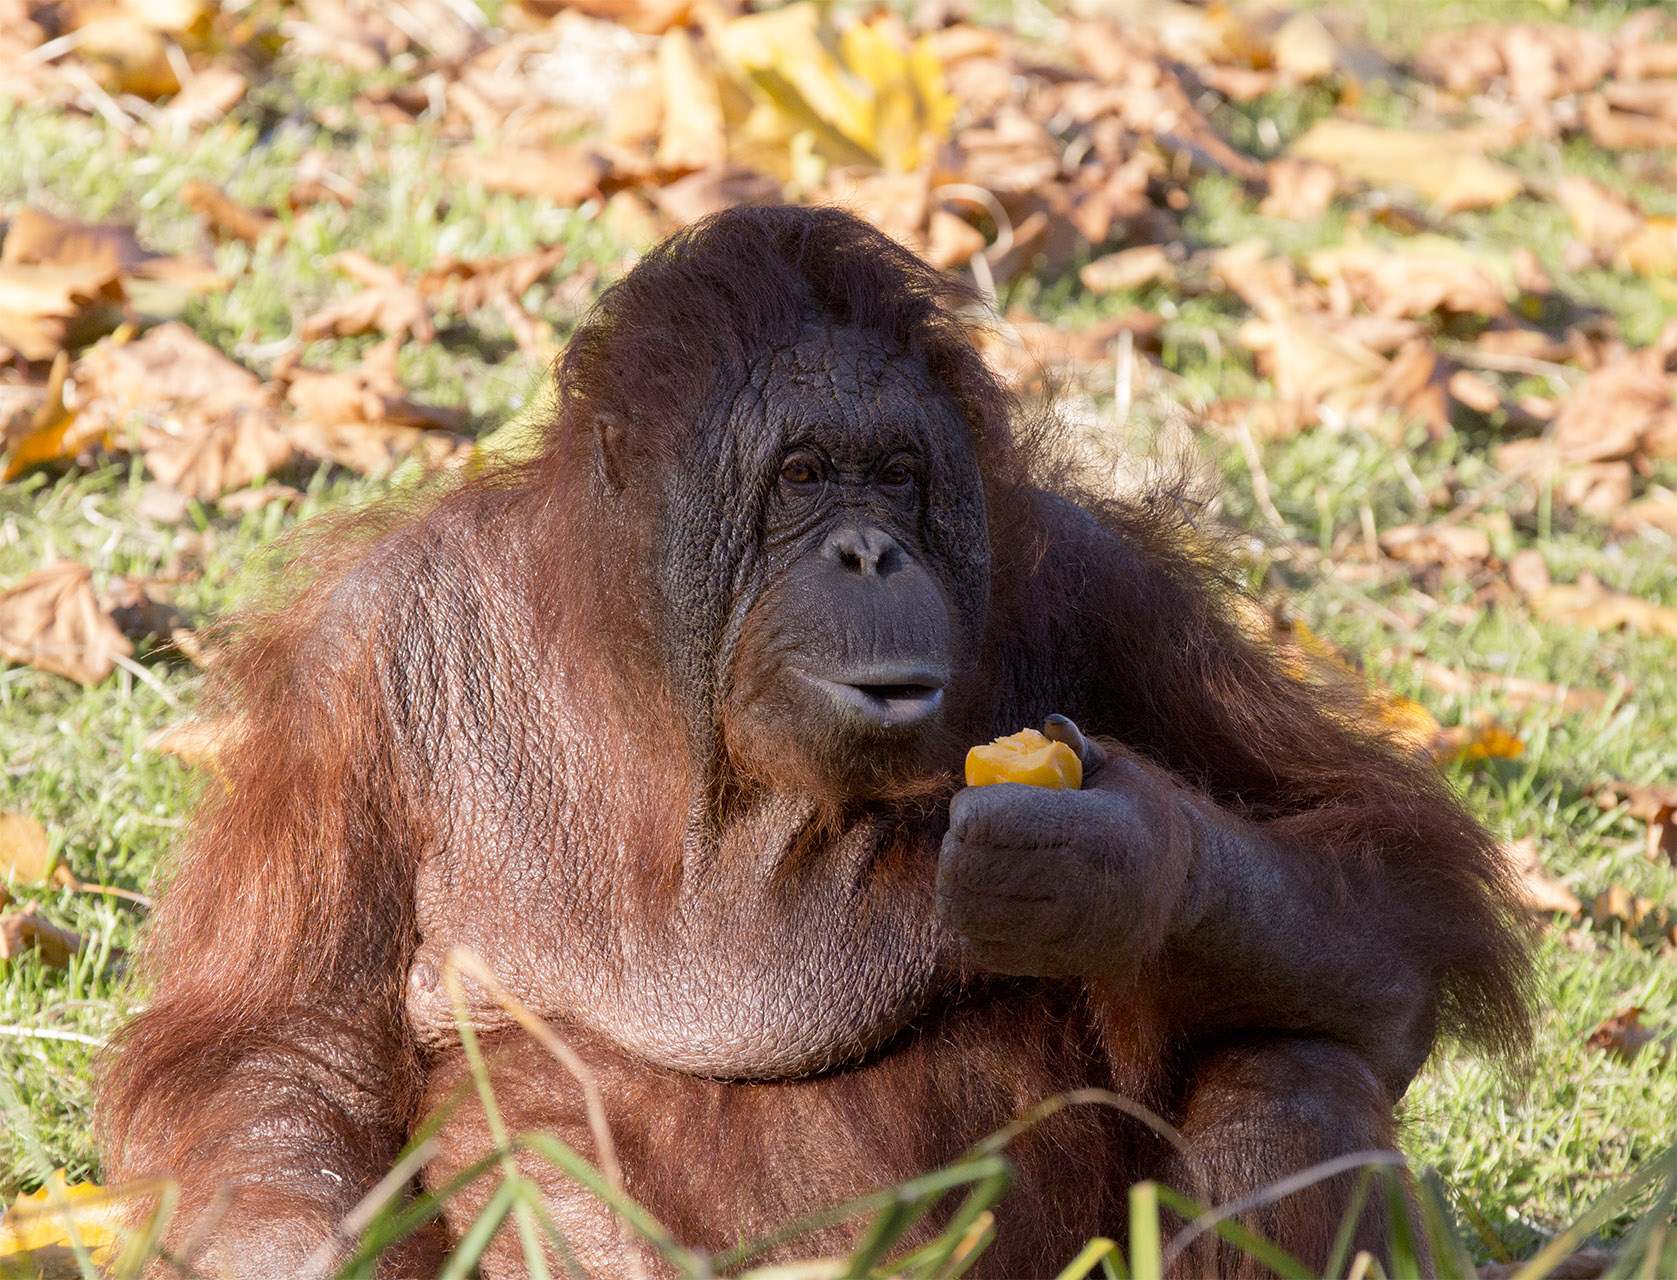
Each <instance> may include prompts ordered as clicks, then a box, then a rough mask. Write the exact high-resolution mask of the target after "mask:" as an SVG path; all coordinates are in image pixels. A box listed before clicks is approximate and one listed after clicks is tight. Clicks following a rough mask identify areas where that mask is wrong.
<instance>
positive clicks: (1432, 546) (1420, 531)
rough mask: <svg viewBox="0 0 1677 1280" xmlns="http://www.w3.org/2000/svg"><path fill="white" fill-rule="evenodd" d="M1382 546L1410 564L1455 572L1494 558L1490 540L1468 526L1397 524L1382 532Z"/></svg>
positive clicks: (1477, 566) (1488, 536) (1394, 556)
mask: <svg viewBox="0 0 1677 1280" xmlns="http://www.w3.org/2000/svg"><path fill="white" fill-rule="evenodd" d="M1380 549H1381V550H1382V551H1384V552H1385V553H1386V554H1387V555H1388V556H1390V557H1391V558H1392V559H1394V560H1401V561H1404V562H1405V563H1407V564H1413V565H1428V566H1437V567H1440V568H1445V569H1449V570H1451V571H1453V572H1457V573H1460V572H1463V571H1466V570H1470V569H1474V568H1479V567H1482V566H1483V565H1484V563H1485V561H1487V560H1489V559H1490V558H1491V539H1490V535H1489V534H1487V533H1486V532H1485V531H1484V530H1483V529H1475V528H1473V527H1471V526H1468V525H1451V524H1431V525H1414V524H1404V525H1394V526H1393V527H1392V528H1390V529H1387V530H1386V531H1385V532H1384V533H1382V534H1381V535H1380Z"/></svg>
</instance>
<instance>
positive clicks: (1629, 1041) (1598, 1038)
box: [1584, 1005, 1654, 1062]
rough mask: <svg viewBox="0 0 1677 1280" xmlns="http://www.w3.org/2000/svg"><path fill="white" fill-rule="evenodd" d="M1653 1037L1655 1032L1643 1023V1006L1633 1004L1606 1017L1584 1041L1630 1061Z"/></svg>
mask: <svg viewBox="0 0 1677 1280" xmlns="http://www.w3.org/2000/svg"><path fill="white" fill-rule="evenodd" d="M1653 1038H1654V1033H1653V1032H1652V1031H1650V1030H1649V1029H1648V1028H1647V1027H1644V1026H1643V1025H1642V1007H1641V1006H1640V1005H1632V1006H1630V1008H1628V1009H1621V1010H1619V1012H1617V1013H1615V1014H1614V1015H1613V1016H1612V1017H1611V1018H1607V1019H1604V1020H1603V1021H1602V1023H1601V1025H1600V1026H1598V1027H1597V1028H1596V1029H1595V1030H1594V1031H1592V1032H1590V1038H1589V1039H1588V1040H1586V1041H1585V1042H1584V1043H1585V1044H1587V1045H1588V1046H1589V1047H1590V1048H1592V1049H1600V1050H1601V1051H1602V1052H1604V1053H1608V1054H1611V1055H1612V1056H1613V1057H1615V1058H1618V1059H1619V1060H1620V1061H1622V1062H1629V1061H1630V1060H1631V1059H1632V1058H1634V1057H1636V1055H1637V1054H1638V1053H1640V1052H1641V1051H1642V1049H1643V1048H1644V1047H1645V1046H1646V1045H1647V1044H1648V1043H1649V1042H1650V1041H1651V1040H1653Z"/></svg>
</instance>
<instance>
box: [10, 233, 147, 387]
mask: <svg viewBox="0 0 1677 1280" xmlns="http://www.w3.org/2000/svg"><path fill="white" fill-rule="evenodd" d="M8 238H9V237H8ZM118 277H119V272H118V269H117V268H116V267H114V266H108V265H105V264H103V263H99V262H82V263H75V264H52V265H34V264H18V263H6V264H0V346H3V347H9V348H11V350H13V351H15V352H17V354H18V355H20V356H22V357H23V358H24V359H25V360H51V359H52V358H53V357H54V356H56V355H57V354H58V353H59V352H60V351H64V350H68V349H71V348H74V347H79V346H82V345H84V344H86V343H88V342H91V341H93V340H94V339H95V338H97V337H99V336H100V335H101V334H105V333H109V332H110V331H111V330H112V329H114V328H116V326H117V325H118V324H119V323H120V322H121V320H122V309H121V308H122V301H123V290H122V284H121V281H120V280H119V278H118Z"/></svg>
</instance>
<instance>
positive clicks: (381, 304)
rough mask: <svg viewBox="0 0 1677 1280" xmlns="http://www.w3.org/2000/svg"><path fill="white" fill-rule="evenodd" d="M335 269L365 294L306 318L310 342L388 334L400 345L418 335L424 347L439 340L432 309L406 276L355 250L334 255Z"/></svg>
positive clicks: (306, 335)
mask: <svg viewBox="0 0 1677 1280" xmlns="http://www.w3.org/2000/svg"><path fill="white" fill-rule="evenodd" d="M332 265H333V266H335V267H337V268H338V270H340V271H342V272H343V273H344V274H345V275H347V276H349V277H350V279H352V280H354V281H355V282H356V283H357V284H360V285H361V286H362V291H361V292H360V293H357V294H352V295H351V296H350V297H348V298H345V299H344V300H343V301H342V302H336V303H333V304H332V305H331V306H329V307H326V308H325V309H323V310H321V311H317V312H315V313H314V314H313V315H312V316H309V317H308V318H307V319H305V320H304V321H303V324H302V328H301V330H300V333H301V335H302V337H303V340H304V341H306V342H313V341H314V340H315V339H317V338H325V337H339V338H347V337H350V336H352V335H354V334H358V333H383V334H387V335H389V336H390V337H393V338H396V339H398V340H400V339H403V338H406V337H407V336H408V335H409V334H412V335H413V336H414V337H415V338H417V339H418V340H419V341H420V342H431V341H433V340H434V339H435V338H436V336H437V331H436V328H435V326H433V325H432V323H431V309H430V307H429V306H428V305H427V303H426V300H425V298H424V296H423V295H422V294H421V292H420V291H419V290H418V289H416V288H415V287H414V286H413V285H410V284H409V283H408V282H407V278H406V277H405V276H404V275H403V273H402V272H401V271H399V270H397V269H396V268H395V267H387V266H384V265H383V264H382V263H378V262H374V261H373V260H372V259H371V258H369V257H367V256H366V255H365V254H363V253H357V252H356V251H355V250H353V249H351V250H347V251H346V252H343V253H340V254H337V255H336V256H334V257H333V259H332Z"/></svg>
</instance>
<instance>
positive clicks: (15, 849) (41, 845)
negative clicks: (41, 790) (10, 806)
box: [0, 810, 52, 884]
mask: <svg viewBox="0 0 1677 1280" xmlns="http://www.w3.org/2000/svg"><path fill="white" fill-rule="evenodd" d="M51 866H52V854H51V852H50V846H49V842H48V840H47V829H46V828H45V827H43V826H42V825H41V824H40V823H39V822H36V821H35V819H33V818H31V817H30V816H29V815H28V814H26V813H12V812H10V811H7V810H0V883H4V882H5V881H6V880H8V879H12V878H14V877H15V878H16V879H18V880H20V881H22V882H24V883H26V884H27V883H30V882H32V881H36V880H41V879H44V878H45V877H46V874H47V870H48V868H50V867H51Z"/></svg>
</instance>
